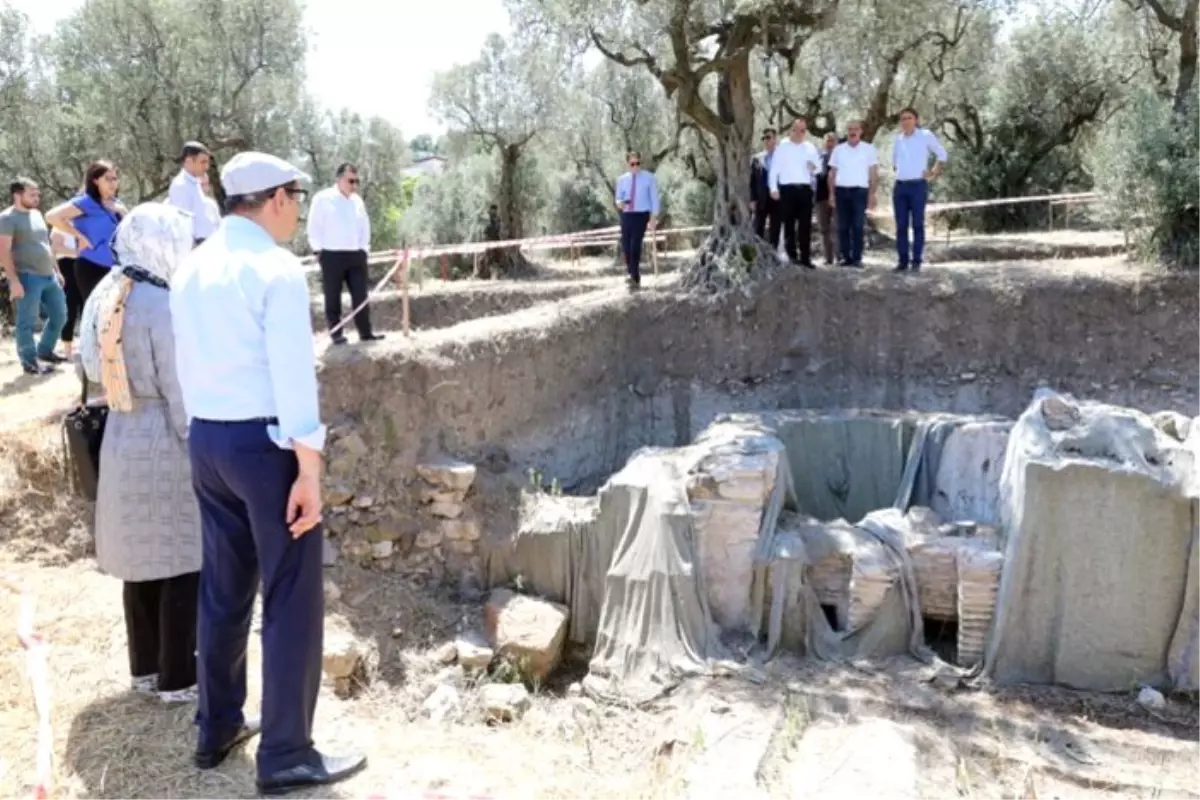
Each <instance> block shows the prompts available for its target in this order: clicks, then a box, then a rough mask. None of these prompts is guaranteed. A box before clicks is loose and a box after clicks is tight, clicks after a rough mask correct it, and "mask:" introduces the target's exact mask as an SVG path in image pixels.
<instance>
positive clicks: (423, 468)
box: [417, 459, 475, 492]
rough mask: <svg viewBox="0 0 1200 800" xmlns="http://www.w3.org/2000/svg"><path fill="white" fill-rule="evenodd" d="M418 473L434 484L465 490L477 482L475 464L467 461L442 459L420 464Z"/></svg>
mask: <svg viewBox="0 0 1200 800" xmlns="http://www.w3.org/2000/svg"><path fill="white" fill-rule="evenodd" d="M417 474H418V475H420V476H421V477H422V478H424V479H425V480H426V481H428V482H429V483H432V484H433V485H434V486H441V487H443V488H445V489H452V490H458V491H463V492H465V491H467V490H468V489H470V488H471V484H473V483H474V482H475V465H474V464H468V463H466V462H465V461H455V460H453V459H442V460H439V461H435V462H431V463H428V464H418V465H417Z"/></svg>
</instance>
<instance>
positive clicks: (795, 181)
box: [767, 117, 821, 269]
mask: <svg viewBox="0 0 1200 800" xmlns="http://www.w3.org/2000/svg"><path fill="white" fill-rule="evenodd" d="M820 171H821V156H820V154H819V153H818V152H817V148H816V147H814V146H813V143H812V142H810V141H808V122H807V120H805V119H804V117H800V118H798V119H797V120H796V121H795V122H794V123H792V133H791V135H790V136H789V137H788V138H787V139H785V140H784V141H782V142H780V143H779V146H778V147H776V148H775V154H774V156H773V157H772V158H771V171H770V173H769V175H768V177H767V183H768V184H769V185H770V187H771V198H772V199H773V200H777V201H778V203H779V210H780V216H781V217H782V218H783V237H784V247H785V248H786V249H787V254H788V258H790V259H791V260H792V262H793V263H798V264H800V266H802V267H807V268H808V269H815V267H813V263H812V217H813V182H814V179H815V177H816V175H817V173H818V172H820ZM797 240H799V247H797Z"/></svg>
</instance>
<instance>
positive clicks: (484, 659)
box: [454, 634, 496, 670]
mask: <svg viewBox="0 0 1200 800" xmlns="http://www.w3.org/2000/svg"><path fill="white" fill-rule="evenodd" d="M454 652H455V653H456V654H457V656H458V663H459V664H461V665H462V667H463V669H470V670H480V669H487V667H488V665H489V664H491V663H492V659H493V658H495V656H496V652H495V651H494V650H493V649H492V648H490V647H488V646H487V644H486V643H485V642H483V641H481V637H477V636H473V635H470V634H468V635H466V636H461V637H459V638H458V639H456V640H455V642H454Z"/></svg>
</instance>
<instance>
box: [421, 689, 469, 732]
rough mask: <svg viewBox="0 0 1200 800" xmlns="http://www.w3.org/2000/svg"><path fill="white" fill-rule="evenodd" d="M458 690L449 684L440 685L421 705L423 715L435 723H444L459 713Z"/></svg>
mask: <svg viewBox="0 0 1200 800" xmlns="http://www.w3.org/2000/svg"><path fill="white" fill-rule="evenodd" d="M459 704H460V699H459V696H458V690H457V689H455V688H454V687H453V686H450V685H449V684H445V683H443V684H439V685H438V686H437V688H435V689H434V690H433V692H432V693H430V695H429V697H426V698H425V702H423V703H422V704H421V713H422V714H424V715H425V716H427V717H429V718H430V719H431V720H433V721H434V722H442V721H444V720H446V719H449V718H450V717H452V716H454V714H455V712H457V711H458V707H459Z"/></svg>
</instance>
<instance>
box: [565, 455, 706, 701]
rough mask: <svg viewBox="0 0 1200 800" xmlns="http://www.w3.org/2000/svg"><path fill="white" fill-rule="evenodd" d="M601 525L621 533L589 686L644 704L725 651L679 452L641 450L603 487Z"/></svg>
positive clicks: (604, 695)
mask: <svg viewBox="0 0 1200 800" xmlns="http://www.w3.org/2000/svg"><path fill="white" fill-rule="evenodd" d="M599 524H600V526H601V527H602V528H611V530H612V531H613V533H614V535H615V537H616V542H617V544H616V548H615V550H614V552H613V558H612V565H611V566H610V567H609V568H608V574H607V576H606V577H605V580H604V606H603V610H602V612H601V616H600V628H599V632H598V635H597V637H596V649H595V652H594V654H593V656H592V661H591V665H590V669H589V674H588V677H587V679H586V680H585V681H584V688H585V690H587V692H588V693H589V694H591V695H593V696H597V697H601V698H605V699H620V700H621V701H624V702H631V703H635V704H640V703H644V702H647V701H649V700H652V699H654V698H655V697H657V696H659V695H660V694H662V693H664V692H666V691H669V690H670V689H672V688H674V686H675V685H677V684H678V682H679V681H680V680H681V679H683V678H685V677H688V676H692V675H697V674H703V673H705V672H708V671H709V670H710V669H711V668H712V665H713V662H714V661H715V660H717V659H719V658H722V657H723V650H722V648H721V645H720V643H719V641H718V637H717V628H716V626H715V625H714V624H713V622H712V616H711V615H710V613H709V609H708V601H707V594H706V591H705V588H704V583H703V578H702V575H701V571H700V570H699V569H697V568H696V564H697V563H698V558H697V554H696V551H695V547H694V544H693V537H692V512H691V508H690V505H689V502H688V495H687V468H686V465H685V463H684V461H683V459H682V458H680V456H679V454H678V451H676V452H674V453H672V452H671V451H662V450H653V449H648V450H640V451H638V452H637V453H635V454H634V455H633V457H632V458H631V459H630V461H629V463H628V464H626V465H625V468H624V469H622V470H621V471H620V472H618V473H617V474H616V475H614V476H613V477H612V478H610V479H609V481H608V483H606V484H605V485H604V487H603V488H602V489H601V490H600V522H599Z"/></svg>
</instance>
